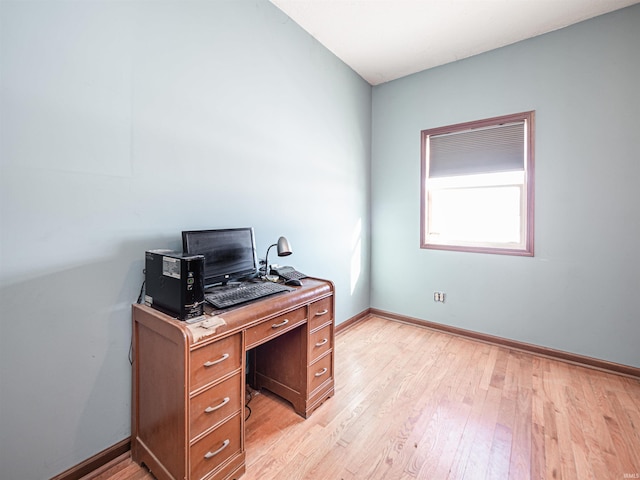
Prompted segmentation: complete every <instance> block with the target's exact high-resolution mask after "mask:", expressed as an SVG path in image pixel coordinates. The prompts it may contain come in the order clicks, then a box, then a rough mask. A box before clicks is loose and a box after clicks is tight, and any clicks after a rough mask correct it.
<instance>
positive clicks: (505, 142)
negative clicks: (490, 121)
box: [427, 122, 525, 178]
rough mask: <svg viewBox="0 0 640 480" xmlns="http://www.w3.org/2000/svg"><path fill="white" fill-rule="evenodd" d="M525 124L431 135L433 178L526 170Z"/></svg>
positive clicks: (430, 163)
mask: <svg viewBox="0 0 640 480" xmlns="http://www.w3.org/2000/svg"><path fill="white" fill-rule="evenodd" d="M524 127H525V123H524V122H517V123H510V124H505V125H496V126H491V127H487V128H479V129H474V130H465V131H461V132H453V133H446V134H442V135H431V136H429V137H428V140H427V141H428V142H429V177H430V178H434V177H449V176H456V175H473V174H480V173H497V172H513V171H522V170H524V163H525V147H524V145H525V131H524V130H525V128H524Z"/></svg>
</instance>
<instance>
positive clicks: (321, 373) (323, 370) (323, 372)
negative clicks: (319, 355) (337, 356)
mask: <svg viewBox="0 0 640 480" xmlns="http://www.w3.org/2000/svg"><path fill="white" fill-rule="evenodd" d="M327 370H328V368H327V367H324V368H323V369H322V370H320V371H319V372H318V373H316V377H321V376H322V375H324V374H325V373H327Z"/></svg>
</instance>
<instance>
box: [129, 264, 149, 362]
mask: <svg viewBox="0 0 640 480" xmlns="http://www.w3.org/2000/svg"><path fill="white" fill-rule="evenodd" d="M145 273H146V270H142V274H143V275H144V274H145ZM144 282H145V281H144V280H143V281H142V285H141V286H140V293H139V294H138V301H137V302H136V303H142V293H143V292H144ZM129 364H130V365H133V332H132V333H131V341H130V342H129Z"/></svg>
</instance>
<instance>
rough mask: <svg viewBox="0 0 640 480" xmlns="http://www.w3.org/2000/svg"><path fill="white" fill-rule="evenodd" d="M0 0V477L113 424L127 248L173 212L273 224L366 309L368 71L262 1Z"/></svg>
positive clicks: (99, 435)
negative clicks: (354, 68) (364, 74)
mask: <svg viewBox="0 0 640 480" xmlns="http://www.w3.org/2000/svg"><path fill="white" fill-rule="evenodd" d="M0 8H1V10H0V15H1V16H0V18H1V38H0V44H1V47H0V48H1V50H0V59H1V65H0V67H1V72H2V73H1V75H2V77H1V80H2V93H1V97H0V101H1V104H0V111H1V117H0V121H1V125H2V130H1V135H2V137H1V139H0V144H1V147H0V148H1V149H0V153H1V161H2V164H1V172H0V175H1V176H0V213H1V245H0V248H1V252H0V253H1V254H0V262H1V287H0V300H1V305H2V308H1V312H2V313H1V314H2V319H1V323H0V325H1V327H0V328H1V332H0V342H1V343H0V374H1V382H0V386H1V389H2V390H1V397H0V409H1V410H0V432H1V433H0V478H3V479H11V480H35V479H44V478H49V477H51V476H53V475H55V474H58V473H60V472H62V471H64V470H66V469H67V468H69V467H71V466H74V465H76V464H78V463H79V462H81V461H83V460H85V459H87V458H88V457H90V456H92V455H94V454H96V453H97V452H99V451H101V450H102V449H104V448H107V447H109V446H111V445H113V444H114V443H116V442H118V441H120V440H123V439H124V438H126V437H128V435H129V433H130V428H129V422H130V407H131V402H130V378H131V377H130V375H131V367H130V365H129V361H128V354H129V343H130V337H131V333H130V332H131V326H130V321H131V320H130V305H131V303H133V302H135V300H136V298H137V296H138V292H139V289H140V286H141V283H142V280H143V274H142V268H143V258H144V251H145V250H146V249H151V248H180V231H181V230H183V229H198V228H220V227H234V226H253V227H254V228H255V231H256V237H257V238H256V240H257V244H258V249H259V254H260V256H264V253H265V251H266V249H267V246H268V245H269V244H270V243H272V242H275V241H276V240H277V238H278V236H279V235H282V234H284V235H286V236H287V237H288V239H289V240H290V241H291V243H292V246H293V248H294V254H293V255H292V256H291V257H288V258H287V259H286V262H284V263H287V264H292V265H295V266H297V267H298V268H299V269H300V270H302V271H304V272H307V273H308V274H312V275H316V276H321V277H325V278H329V279H331V280H333V281H334V282H335V284H336V291H337V295H336V299H337V300H336V319H337V321H338V322H342V321H344V320H346V319H348V318H350V317H352V316H354V315H356V314H358V313H360V312H362V311H363V310H365V309H366V308H368V306H369V291H370V288H369V277H370V274H369V270H368V269H369V264H370V261H369V250H370V248H369V244H370V242H369V223H368V222H369V204H370V198H369V197H370V194H369V176H370V148H371V87H370V86H369V85H368V84H367V83H366V82H364V81H363V80H362V79H361V78H360V77H359V76H358V75H356V74H355V73H354V72H353V71H352V70H351V69H349V68H348V67H346V66H345V65H344V64H343V63H342V62H340V61H339V60H338V59H337V58H336V57H334V56H333V55H332V54H331V53H329V52H328V51H327V50H326V49H325V48H323V47H322V46H320V45H319V44H318V43H317V42H316V41H315V40H313V39H312V38H311V37H310V36H309V35H308V34H306V33H305V32H304V31H303V30H302V29H301V28H299V27H298V26H297V25H295V24H294V23H293V22H291V21H290V20H289V19H288V18H287V17H286V16H285V15H284V14H282V13H281V12H280V11H279V10H278V9H277V8H276V7H274V6H273V5H272V4H270V3H269V2H267V1H266V0H256V1H243V0H234V1H212V0H207V1H164V2H146V1H139V2H138V1H127V2H112V1H91V2H68V1H46V2H10V1H3V2H2V3H1V6H0ZM276 258H277V257H276ZM352 265H353V267H352ZM358 266H359V267H360V268H359V269H358Z"/></svg>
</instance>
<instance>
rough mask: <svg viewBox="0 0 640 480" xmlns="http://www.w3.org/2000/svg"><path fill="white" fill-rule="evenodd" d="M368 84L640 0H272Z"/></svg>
mask: <svg viewBox="0 0 640 480" xmlns="http://www.w3.org/2000/svg"><path fill="white" fill-rule="evenodd" d="M271 2H272V3H273V4H274V5H276V6H277V7H278V8H280V9H281V10H282V11H283V12H284V13H286V14H287V15H288V16H289V17H290V18H291V19H293V21H295V22H296V23H297V24H299V25H300V26H301V27H302V28H304V29H305V30H306V31H307V32H309V33H310V34H311V35H312V36H313V37H315V38H316V39H317V40H318V41H319V42H320V43H322V44H323V45H324V46H325V47H326V48H328V49H329V50H330V51H332V52H333V53H334V54H335V55H336V56H337V57H338V58H340V59H341V60H342V61H343V62H345V63H346V64H347V65H349V66H350V67H351V68H353V69H354V70H355V71H356V72H357V73H358V74H359V75H360V76H361V77H362V78H364V79H365V80H366V81H367V82H369V83H370V84H371V85H378V84H380V83H384V82H388V81H390V80H394V79H396V78H400V77H404V76H405V75H410V74H412V73H415V72H419V71H421V70H425V69H427V68H431V67H435V66H438V65H443V64H445V63H449V62H453V61H455V60H460V59H462V58H466V57H470V56H472V55H476V54H478V53H482V52H486V51H488V50H492V49H494V48H498V47H502V46H505V45H509V44H511V43H515V42H518V41H520V40H524V39H526V38H531V37H535V36H536V35H540V34H543V33H546V32H550V31H553V30H557V29H559V28H562V27H566V26H568V25H571V24H574V23H577V22H580V21H582V20H586V19H588V18H592V17H595V16H598V15H602V14H604V13H607V12H611V11H613V10H618V9H620V8H623V7H627V6H629V5H633V4H635V3H640V0H271Z"/></svg>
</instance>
